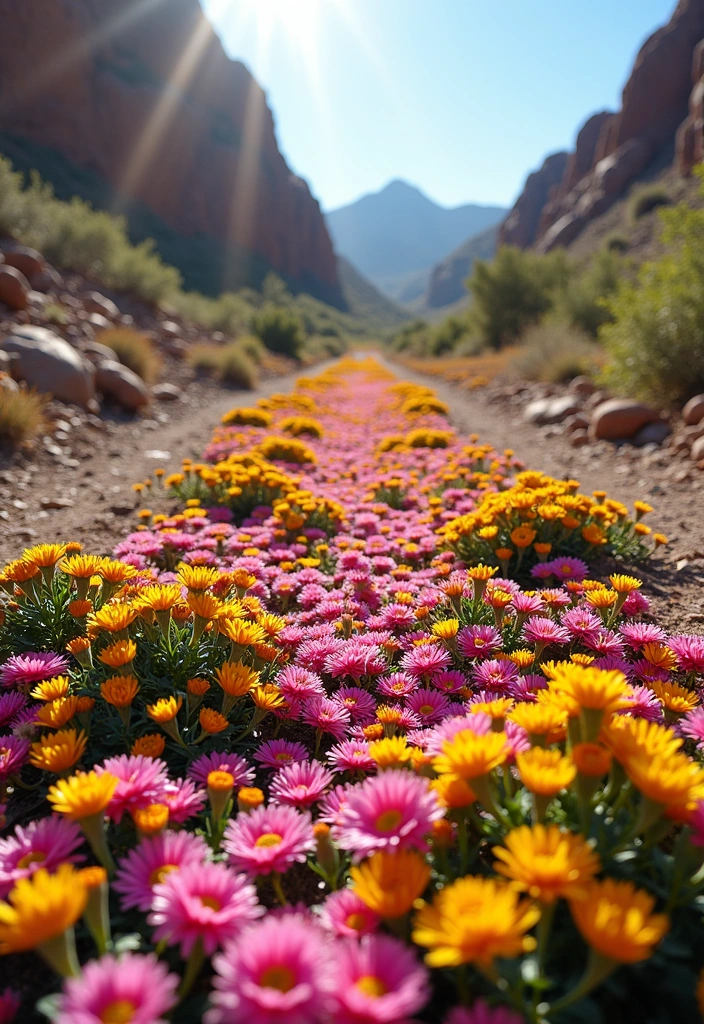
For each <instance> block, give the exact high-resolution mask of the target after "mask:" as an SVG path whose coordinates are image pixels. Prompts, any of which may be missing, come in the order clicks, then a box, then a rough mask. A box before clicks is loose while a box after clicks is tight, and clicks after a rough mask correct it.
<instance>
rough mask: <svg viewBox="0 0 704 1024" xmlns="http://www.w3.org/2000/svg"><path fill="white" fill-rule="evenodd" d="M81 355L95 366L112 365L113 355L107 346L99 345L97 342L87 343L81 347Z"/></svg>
mask: <svg viewBox="0 0 704 1024" xmlns="http://www.w3.org/2000/svg"><path fill="white" fill-rule="evenodd" d="M83 355H84V356H85V357H86V359H90V361H91V363H93V364H94V365H95V366H97V365H98V363H114V362H115V361H116V360H115V353H114V352H113V350H112V349H111V348H108V346H107V345H101V344H100V342H99V341H88V342H86V344H85V345H84V346H83Z"/></svg>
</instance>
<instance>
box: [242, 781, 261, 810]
mask: <svg viewBox="0 0 704 1024" xmlns="http://www.w3.org/2000/svg"><path fill="white" fill-rule="evenodd" d="M263 803H264V794H263V793H262V791H261V789H257V787H256V786H242V788H241V789H238V790H237V807H238V809H239V810H240V811H244V812H245V813H246V812H247V811H252V810H254V809H255V808H256V807H261V805H262V804H263Z"/></svg>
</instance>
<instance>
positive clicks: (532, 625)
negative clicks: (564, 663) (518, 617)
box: [521, 615, 571, 650]
mask: <svg viewBox="0 0 704 1024" xmlns="http://www.w3.org/2000/svg"><path fill="white" fill-rule="evenodd" d="M521 637H522V638H523V639H524V640H525V641H526V642H527V643H529V644H535V646H536V649H538V650H542V649H543V648H544V647H547V646H548V645H549V644H568V643H569V642H570V639H571V638H570V634H569V632H568V630H566V629H565V627H564V626H558V624H557V623H556V622H553V621H552V619H546V618H543V616H542V615H531V617H530V618H529V619H528V620H527V621H526V622H525V623H524V625H523V629H522V630H521Z"/></svg>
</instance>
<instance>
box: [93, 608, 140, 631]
mask: <svg viewBox="0 0 704 1024" xmlns="http://www.w3.org/2000/svg"><path fill="white" fill-rule="evenodd" d="M136 618H137V609H136V608H132V607H131V606H130V605H128V604H112V603H110V604H106V605H103V607H102V608H99V609H98V610H97V611H96V612H93V614H92V615H91V616H90V617H89V619H88V630H89V631H90V632H91V633H101V632H105V633H120V632H122V630H123V629H127V628H128V626H131V625H132V623H133V622H134V620H135V619H136Z"/></svg>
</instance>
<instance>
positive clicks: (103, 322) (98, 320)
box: [84, 313, 112, 331]
mask: <svg viewBox="0 0 704 1024" xmlns="http://www.w3.org/2000/svg"><path fill="white" fill-rule="evenodd" d="M84 322H85V323H87V324H90V325H91V327H93V328H94V329H95V330H96V331H109V330H112V324H111V323H110V321H109V320H108V318H107V317H106V316H103V314H102V313H89V314H88V316H87V317H86V319H85V321H84Z"/></svg>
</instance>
